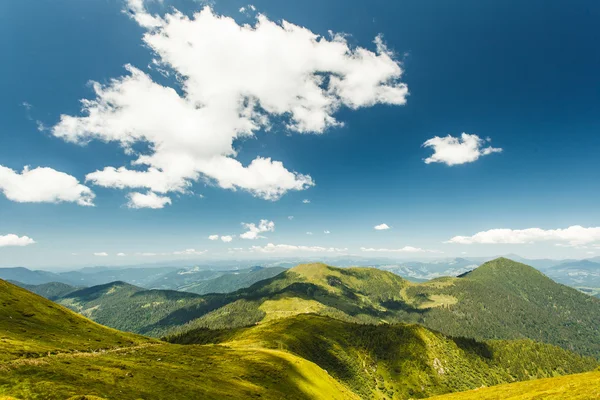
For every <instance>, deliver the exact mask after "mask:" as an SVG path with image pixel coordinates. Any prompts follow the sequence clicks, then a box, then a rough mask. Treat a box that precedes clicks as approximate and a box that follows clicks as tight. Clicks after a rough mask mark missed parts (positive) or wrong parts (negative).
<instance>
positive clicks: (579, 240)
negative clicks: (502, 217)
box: [446, 225, 600, 246]
mask: <svg viewBox="0 0 600 400" xmlns="http://www.w3.org/2000/svg"><path fill="white" fill-rule="evenodd" d="M538 242H558V243H557V244H559V245H567V246H581V245H585V244H588V243H594V242H600V227H595V228H584V227H582V226H580V225H574V226H570V227H568V228H565V229H540V228H528V229H490V230H487V231H482V232H478V233H476V234H474V235H473V236H454V237H453V238H452V239H450V240H448V241H447V242H446V243H458V244H474V243H480V244H526V243H538Z"/></svg>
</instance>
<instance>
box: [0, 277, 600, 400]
mask: <svg viewBox="0 0 600 400" xmlns="http://www.w3.org/2000/svg"><path fill="white" fill-rule="evenodd" d="M351 274H353V272H351ZM352 276H353V277H355V275H352ZM312 279H321V278H318V276H317V274H314V275H313V278H312ZM325 279H330V278H329V276H328V275H326V276H325ZM332 282H333V283H334V284H335V285H337V286H336V288H335V289H334V290H341V293H344V291H345V289H344V288H343V287H344V286H343V285H345V284H344V282H343V281H342V284H343V285H340V284H339V282H338V281H332ZM113 287H114V285H113V286H110V287H106V288H105V289H106V291H110V290H111V289H112V288H113ZM362 290H364V287H363V289H362ZM86 293H87V295H88V296H90V297H94V296H97V295H100V296H102V295H104V294H103V293H98V292H96V291H93V290H92V291H90V292H86ZM116 293H118V290H116V291H113V292H112V293H111V294H109V295H114V294H116ZM374 293H375V292H371V293H370V294H363V296H364V297H362V298H364V299H372V298H373V296H374ZM365 301H367V300H365ZM140 304H148V303H147V302H143V303H140ZM264 304H265V302H262V303H260V304H259V306H260V305H264ZM319 304H322V303H320V302H318V303H317V302H315V303H313V302H310V301H306V300H305V299H303V300H302V301H298V300H294V299H290V298H288V297H285V296H284V297H282V298H275V300H273V302H272V303H266V306H265V307H264V308H265V309H264V310H261V313H262V314H261V315H262V317H261V318H266V319H269V318H270V316H273V315H274V313H277V311H278V307H286V308H287V309H291V310H292V311H297V312H302V313H305V312H310V311H312V310H313V308H314V307H318V305H319ZM228 306H229V305H228ZM255 306H257V304H255V303H253V302H252V301H248V300H238V301H236V302H233V303H231V307H230V309H231V310H232V311H234V312H240V313H243V312H244V310H247V309H253V308H252V307H255ZM247 307H250V308H247ZM321 311H323V310H321ZM219 317H220V318H221V317H222V316H219ZM252 318H254V317H252ZM252 318H250V320H252ZM0 337H1V338H2V340H1V341H0V355H1V358H0V399H2V398H3V396H4V397H8V398H17V399H48V400H54V399H74V400H77V399H79V400H83V399H96V400H97V399H125V400H127V399H140V398H143V399H146V400H151V399H165V398H173V397H174V396H176V398H178V399H198V398H201V399H208V400H211V399H227V398H231V399H252V398H260V399H267V400H271V399H282V398H285V399H291V400H296V399H298V400H300V399H340V400H342V399H350V400H351V399H359V398H373V399H381V400H384V399H389V400H391V399H395V400H399V399H408V398H423V397H426V396H431V395H437V394H442V393H447V392H455V391H461V390H468V389H473V388H476V387H480V386H489V385H493V384H498V383H504V382H513V381H518V380H528V379H533V378H543V377H549V376H556V375H562V374H566V373H574V372H581V371H587V370H591V369H593V368H596V367H597V366H598V363H597V362H596V361H595V360H594V359H591V358H584V357H581V356H578V355H576V354H573V353H570V352H568V351H565V350H563V349H560V348H558V347H555V346H550V345H545V344H539V343H535V342H532V341H529V340H519V341H489V342H483V343H481V342H476V341H474V340H469V339H456V338H450V337H446V336H444V335H442V334H440V333H437V332H433V331H431V330H429V329H427V328H424V327H422V326H418V325H407V324H397V325H364V324H355V323H349V322H343V321H340V320H337V319H332V318H329V317H324V316H319V315H314V314H302V315H296V316H292V317H287V318H274V319H272V320H270V321H268V322H263V323H261V324H258V325H253V326H251V327H246V328H238V329H225V330H217V331H216V330H209V329H200V330H195V331H192V332H187V333H185V334H182V335H178V336H174V337H172V338H170V340H171V342H173V343H166V342H161V341H157V340H152V339H148V338H144V337H141V336H137V335H133V334H128V333H123V332H119V331H116V330H113V329H109V328H106V327H103V326H101V325H98V324H96V323H94V322H91V321H89V320H87V319H86V318H84V317H81V316H79V315H77V314H75V313H73V312H71V311H69V310H67V309H65V308H63V307H61V306H58V305H56V304H54V303H52V302H50V301H48V300H46V299H44V298H42V297H40V296H37V295H34V294H32V293H29V292H27V291H25V290H23V289H21V288H18V287H16V286H14V285H11V284H9V283H6V282H3V281H0Z"/></svg>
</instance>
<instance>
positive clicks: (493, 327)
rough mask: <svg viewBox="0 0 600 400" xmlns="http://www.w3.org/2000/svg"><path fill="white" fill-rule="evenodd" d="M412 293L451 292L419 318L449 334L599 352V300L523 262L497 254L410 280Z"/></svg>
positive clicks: (415, 295) (414, 295)
mask: <svg viewBox="0 0 600 400" xmlns="http://www.w3.org/2000/svg"><path fill="white" fill-rule="evenodd" d="M407 294H408V295H409V296H410V297H411V298H415V299H419V298H422V299H431V298H433V297H435V296H443V297H447V298H454V299H456V300H455V304H451V305H448V306H444V307H435V308H432V309H430V310H428V311H427V312H426V313H424V314H423V315H422V317H421V318H420V319H419V322H421V323H423V324H424V325H426V326H428V327H431V328H433V329H437V330H441V331H443V332H444V333H447V334H450V335H455V336H465V335H468V336H471V337H474V338H477V339H500V338H502V339H518V338H531V339H534V340H538V341H542V342H546V343H552V344H556V345H558V346H561V347H563V348H566V349H569V350H573V351H576V352H579V353H581V354H590V355H594V356H596V357H598V356H600V327H599V326H598V323H597V322H598V321H600V302H599V301H598V299H595V298H593V297H590V296H587V295H585V294H583V293H580V292H579V291H577V290H575V289H572V288H569V287H567V286H563V285H560V284H557V283H555V282H553V281H552V280H551V279H549V278H547V277H546V276H545V275H543V274H542V273H541V272H539V271H537V270H535V269H534V268H531V267H529V266H527V265H525V264H520V263H516V262H514V261H511V260H508V259H503V258H501V259H497V260H494V261H490V262H488V263H485V264H483V265H482V266H481V267H479V268H477V269H475V270H474V271H472V272H470V273H468V274H466V275H464V276H463V277H462V278H454V279H452V278H442V279H437V280H433V281H430V282H428V283H425V284H422V285H418V286H413V287H411V288H410V289H409V290H408V291H407Z"/></svg>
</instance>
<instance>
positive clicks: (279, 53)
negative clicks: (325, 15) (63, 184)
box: [52, 0, 408, 200]
mask: <svg viewBox="0 0 600 400" xmlns="http://www.w3.org/2000/svg"><path fill="white" fill-rule="evenodd" d="M129 7H130V11H131V15H132V16H133V18H134V19H135V20H136V21H137V22H138V24H139V25H140V26H142V27H143V28H145V29H147V32H146V34H145V35H144V38H143V41H144V43H145V44H146V45H147V46H148V47H149V48H150V49H152V51H153V52H154V53H155V55H156V59H155V61H154V67H156V68H159V69H161V70H163V71H168V72H169V74H170V75H171V76H176V77H177V81H178V82H179V83H180V84H181V88H177V89H180V90H179V91H178V90H176V89H175V88H173V87H168V86H162V85H160V84H158V83H156V82H155V81H153V80H152V78H151V77H150V76H149V75H147V74H145V73H144V72H142V71H140V70H139V69H137V68H135V67H133V66H130V65H128V66H126V68H127V71H128V72H129V75H127V76H124V77H120V78H116V79H114V80H112V81H111V82H110V83H108V84H106V85H101V84H99V83H94V84H93V88H94V91H95V94H96V97H95V98H94V99H92V100H83V101H82V104H83V113H84V114H85V115H84V116H82V117H74V116H68V115H62V116H61V119H60V122H59V123H58V124H57V125H56V126H54V127H53V129H52V132H53V134H54V135H55V136H57V137H61V138H63V139H65V140H68V141H72V142H77V143H85V142H87V141H89V140H93V139H97V140H103V141H115V142H118V143H120V144H121V146H122V147H123V148H124V150H125V151H126V152H127V154H130V155H133V156H135V157H136V158H135V159H134V160H133V164H134V165H135V167H136V168H135V169H130V168H128V167H126V166H121V167H112V166H108V167H106V168H104V169H102V170H99V171H96V172H92V173H90V174H88V175H87V180H88V181H90V182H92V183H94V184H97V185H101V186H105V187H112V188H121V189H125V188H147V189H149V190H151V191H153V192H156V193H167V192H186V191H188V188H189V186H190V185H191V183H192V182H194V181H196V180H198V179H206V180H208V181H209V182H212V183H215V184H216V185H218V186H220V187H222V188H226V189H231V190H236V189H242V190H246V191H248V192H250V193H252V194H253V195H254V196H257V197H261V198H264V199H268V200H277V199H278V198H280V197H281V196H282V195H284V194H285V193H286V192H288V191H292V190H304V189H307V188H309V187H311V186H313V185H314V182H313V180H312V178H311V177H310V176H309V175H304V174H300V173H297V172H294V171H290V170H288V169H286V168H285V167H284V166H283V164H282V163H281V162H279V161H275V160H272V159H270V158H268V157H257V158H255V159H254V160H253V161H251V162H250V163H249V164H248V165H244V164H242V163H241V162H239V161H238V160H236V159H235V157H236V155H237V153H236V151H235V149H234V146H233V145H234V142H235V141H236V140H237V139H239V138H244V137H252V136H254V133H255V132H256V131H258V130H261V129H265V130H268V129H270V128H271V127H272V125H273V124H280V123H282V124H283V126H285V128H286V129H287V130H289V131H292V132H299V133H323V132H324V131H325V130H326V129H327V128H329V127H332V126H338V125H340V124H341V123H340V122H339V121H337V120H336V119H335V117H334V114H335V112H336V111H337V110H338V109H340V108H341V107H343V106H345V107H349V108H352V109H356V108H359V107H367V106H372V105H374V104H377V103H383V104H398V105H401V104H404V103H405V101H406V96H407V94H408V91H407V87H406V85H405V84H403V83H401V82H400V81H399V79H400V77H401V75H402V69H401V68H400V66H399V63H398V62H397V61H395V60H394V58H393V56H392V54H391V52H390V51H389V50H388V49H387V48H386V47H385V45H384V44H383V42H382V40H381V38H379V37H378V38H376V40H375V47H376V51H375V52H372V51H369V50H367V49H365V48H360V47H357V48H351V47H350V46H349V45H348V43H347V41H346V39H345V38H344V36H343V35H334V34H331V37H329V38H325V37H320V36H318V35H316V34H314V33H313V32H311V31H310V30H308V29H306V28H303V27H300V26H297V25H294V24H291V23H289V22H286V21H283V22H281V23H276V22H273V21H270V20H269V19H268V18H267V17H265V16H264V15H258V16H257V20H256V23H255V24H254V25H253V26H252V25H241V26H240V25H238V24H237V23H236V22H235V20H234V19H232V18H228V17H223V16H219V15H215V14H214V13H213V11H212V10H211V9H210V8H209V7H206V8H204V9H203V10H202V11H201V12H198V13H196V14H195V15H194V16H193V17H192V18H188V17H187V16H184V15H183V14H181V13H179V12H177V11H173V12H172V13H171V14H168V15H166V16H164V17H160V16H155V15H150V14H149V13H148V12H147V11H146V10H145V9H144V5H143V1H142V0H129ZM139 142H141V143H147V144H148V145H149V146H148V151H146V152H142V153H140V152H137V151H136V150H134V147H133V145H134V144H135V143H139Z"/></svg>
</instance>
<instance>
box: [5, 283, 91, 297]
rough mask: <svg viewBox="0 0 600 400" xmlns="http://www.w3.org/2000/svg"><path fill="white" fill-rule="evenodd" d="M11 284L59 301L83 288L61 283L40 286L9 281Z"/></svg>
mask: <svg viewBox="0 0 600 400" xmlns="http://www.w3.org/2000/svg"><path fill="white" fill-rule="evenodd" d="M9 282H10V283H12V284H14V285H17V286H20V287H22V288H23V289H27V290H29V291H30V292H33V293H35V294H39V295H40V296H42V297H45V298H47V299H49V300H56V299H59V298H61V297H64V296H66V295H68V294H69V293H72V292H74V291H76V290H79V289H81V288H78V287H75V286H71V285H67V284H66V283H61V282H49V283H42V284H40V285H28V284H26V283H21V282H17V281H9Z"/></svg>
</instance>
